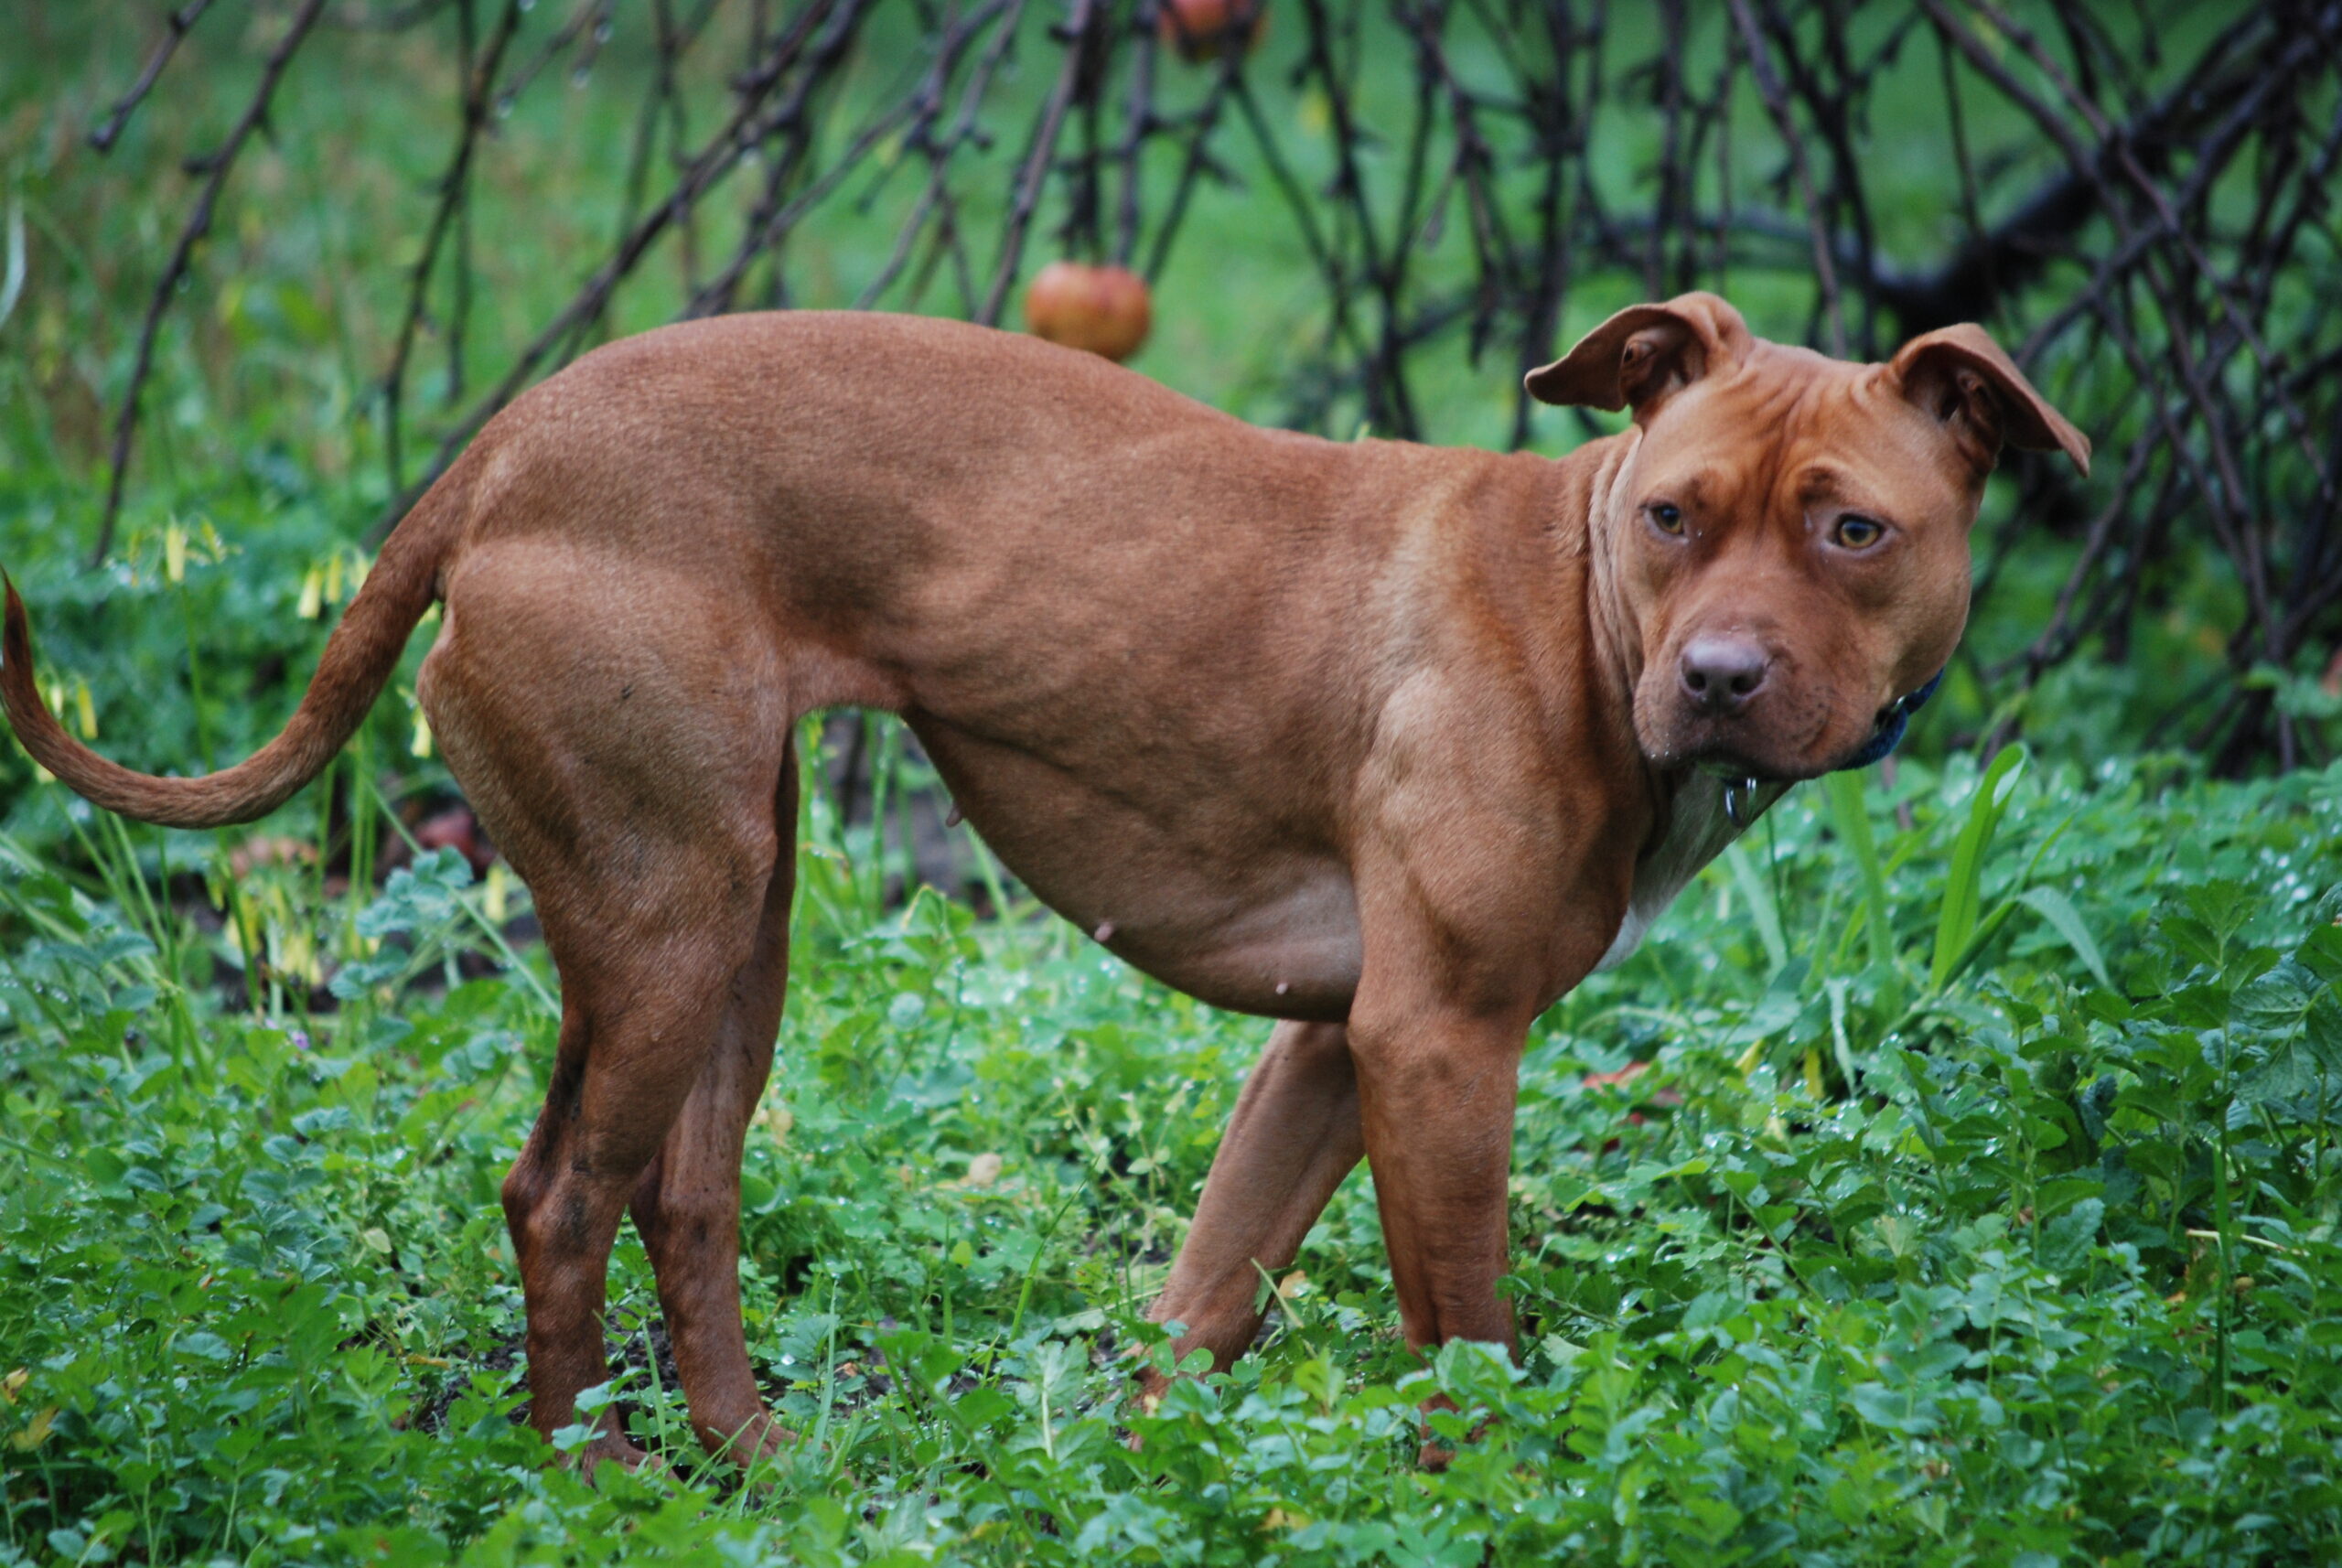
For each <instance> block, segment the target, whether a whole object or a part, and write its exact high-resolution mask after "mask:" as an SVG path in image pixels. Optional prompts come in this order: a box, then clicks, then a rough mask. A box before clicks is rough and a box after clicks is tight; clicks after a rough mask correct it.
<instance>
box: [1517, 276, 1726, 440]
mask: <svg viewBox="0 0 2342 1568" xmlns="http://www.w3.org/2000/svg"><path fill="white" fill-rule="evenodd" d="M1748 343H1749V338H1748V324H1747V323H1746V322H1745V321H1743V320H1742V319H1741V318H1740V312H1738V311H1737V310H1735V309H1734V308H1733V307H1732V306H1729V305H1727V304H1725V303H1724V301H1723V300H1721V299H1718V298H1717V297H1716V296H1715V295H1712V294H1683V295H1676V296H1675V297H1674V298H1673V299H1671V300H1669V301H1668V302H1667V303H1666V304H1664V305H1630V306H1628V307H1627V308H1626V309H1624V310H1622V311H1620V312H1618V314H1617V315H1616V316H1614V317H1611V318H1610V319H1609V320H1607V321H1606V322H1604V323H1603V324H1602V325H1601V326H1599V327H1597V328H1595V329H1594V330H1593V331H1591V332H1589V333H1587V334H1586V335H1585V337H1583V338H1579V339H1578V343H1577V347H1576V348H1574V349H1571V350H1570V351H1569V352H1568V353H1566V354H1564V355H1563V356H1562V357H1561V358H1560V359H1558V360H1554V361H1553V362H1552V364H1550V365H1547V366H1546V367H1544V368H1543V369H1542V370H1537V371H1530V372H1529V374H1528V377H1527V378H1526V379H1525V380H1524V381H1523V382H1522V384H1523V385H1525V386H1526V387H1528V389H1529V395H1530V396H1531V397H1533V398H1535V399H1536V400H1537V401H1538V402H1540V403H1563V404H1566V405H1568V406H1571V407H1576V408H1599V409H1606V410H1609V411H1611V412H1616V411H1617V410H1618V409H1622V408H1626V407H1628V406H1629V405H1632V407H1633V408H1634V411H1635V417H1636V418H1637V419H1638V420H1639V419H1643V418H1646V417H1648V416H1649V414H1650V413H1651V411H1652V410H1653V409H1655V408H1657V407H1658V406H1659V404H1660V400H1662V399H1664V398H1665V397H1666V396H1667V395H1668V394H1669V393H1671V392H1675V391H1677V390H1679V389H1681V388H1683V387H1687V386H1690V385H1691V384H1692V382H1693V381H1698V380H1699V379H1700V378H1701V377H1702V376H1704V375H1706V374H1707V373H1708V372H1709V371H1713V370H1714V369H1716V368H1717V367H1718V366H1719V365H1721V364H1724V363H1726V362H1729V361H1731V360H1737V359H1739V358H1740V357H1741V355H1743V354H1744V353H1746V352H1747V349H1748Z"/></svg>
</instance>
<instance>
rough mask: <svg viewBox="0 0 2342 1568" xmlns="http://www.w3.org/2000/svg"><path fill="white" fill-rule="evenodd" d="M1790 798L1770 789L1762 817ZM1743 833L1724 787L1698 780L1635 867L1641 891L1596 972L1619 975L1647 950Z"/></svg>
mask: <svg viewBox="0 0 2342 1568" xmlns="http://www.w3.org/2000/svg"><path fill="white" fill-rule="evenodd" d="M1788 792H1789V786H1787V785H1785V784H1767V785H1766V786H1764V787H1763V788H1762V789H1760V790H1758V792H1757V795H1756V809H1757V811H1758V812H1759V813H1762V812H1763V811H1766V810H1767V809H1769V808H1770V807H1771V806H1772V804H1773V802H1774V801H1776V800H1779V799H1780V798H1781V797H1782V796H1783V795H1784V794H1787V793H1788ZM1741 831H1742V830H1740V829H1739V828H1736V827H1735V826H1734V825H1733V822H1732V819H1731V818H1730V817H1728V816H1727V815H1725V814H1724V781H1723V780H1722V779H1711V778H1709V777H1708V776H1707V775H1706V774H1704V773H1699V774H1694V775H1692V779H1690V781H1688V782H1687V783H1686V784H1685V785H1684V786H1683V788H1682V789H1680V790H1679V791H1677V793H1676V796H1675V802H1674V806H1673V810H1672V814H1671V816H1670V818H1669V820H1668V824H1667V836H1666V837H1665V838H1663V839H1661V840H1660V842H1659V844H1658V846H1657V847H1656V848H1654V849H1653V850H1652V851H1651V852H1650V853H1649V854H1647V855H1645V856H1644V857H1643V858H1642V861H1641V863H1640V864H1638V865H1637V866H1636V867H1635V886H1634V892H1633V893H1632V895H1631V896H1630V897H1628V903H1627V917H1626V918H1625V919H1623V920H1621V921H1619V922H1618V934H1617V936H1616V937H1614V938H1613V939H1611V942H1610V950H1609V951H1607V952H1606V953H1604V954H1603V955H1602V961H1601V962H1600V963H1597V964H1595V966H1594V967H1595V970H1596V971H1597V972H1598V971H1601V970H1606V969H1615V968H1617V966H1618V965H1619V964H1622V963H1624V962H1626V961H1627V960H1628V958H1630V957H1632V956H1633V955H1634V951H1635V950H1636V949H1637V948H1638V947H1640V946H1642V943H1643V936H1644V933H1646V932H1648V931H1649V929H1650V928H1651V926H1652V925H1653V923H1655V922H1656V921H1657V920H1658V919H1659V918H1660V916H1661V915H1663V914H1665V913H1666V912H1667V907H1668V906H1669V905H1670V904H1672V903H1674V902H1675V896H1676V895H1677V894H1679V893H1681V892H1682V891H1683V889H1684V887H1685V886H1688V885H1689V884H1690V882H1691V880H1692V878H1693V877H1694V876H1697V875H1700V872H1701V871H1702V869H1703V868H1704V867H1705V866H1706V865H1707V864H1708V862H1710V861H1712V860H1714V858H1715V857H1716V856H1717V855H1719V854H1723V853H1724V849H1725V847H1726V846H1727V845H1729V844H1730V843H1732V841H1733V840H1735V839H1736V838H1738V837H1739V836H1740V834H1741Z"/></svg>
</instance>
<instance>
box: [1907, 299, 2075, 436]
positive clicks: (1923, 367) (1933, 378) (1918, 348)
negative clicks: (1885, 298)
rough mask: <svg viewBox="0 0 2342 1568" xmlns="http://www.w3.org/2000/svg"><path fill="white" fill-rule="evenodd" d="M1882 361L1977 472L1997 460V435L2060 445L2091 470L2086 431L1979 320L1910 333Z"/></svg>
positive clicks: (1908, 394) (1909, 396)
mask: <svg viewBox="0 0 2342 1568" xmlns="http://www.w3.org/2000/svg"><path fill="white" fill-rule="evenodd" d="M1886 369H1887V373H1888V374H1889V375H1890V376H1892V377H1893V378H1894V379H1895V381H1896V383H1897V385H1898V386H1899V387H1900V388H1901V390H1902V393H1903V395H1904V396H1905V397H1906V398H1908V399H1909V400H1910V401H1911V402H1912V403H1916V404H1917V405H1918V408H1919V411H1920V412H1921V413H1927V414H1929V415H1932V416H1933V417H1934V418H1936V419H1937V420H1939V421H1941V422H1942V424H1943V425H1944V427H1945V428H1946V429H1947V430H1949V431H1950V434H1951V438H1952V439H1953V440H1954V441H1955V442H1957V443H1959V445H1960V448H1961V451H1962V452H1963V453H1965V454H1966V455H1967V456H1968V459H1969V460H1970V461H1971V463H1973V464H1974V465H1975V466H1976V467H1977V469H1978V470H1979V471H1980V472H1985V473H1989V472H1990V471H1991V470H1992V467H1993V464H1994V463H1996V462H1998V461H1999V460H2000V456H2001V446H2002V445H2003V444H2004V443H2006V444H2007V445H2009V446H2014V447H2016V448H2018V449H2019V450H2020V451H2025V452H2063V453H2064V454H2065V455H2066V456H2068V457H2070V458H2072V459H2073V461H2074V467H2077V468H2079V469H2080V470H2081V471H2082V472H2083V473H2084V474H2088V473H2089V472H2090V437H2089V436H2087V435H2083V434H2082V433H2081V432H2080V431H2079V430H2077V429H2075V428H2074V427H2073V425H2072V424H2070V423H2068V420H2067V418H2066V416H2065V415H2064V414H2062V413H2058V412H2057V410H2056V409H2054V408H2051V407H2050V406H2049V404H2048V402H2047V400H2046V399H2044V398H2043V397H2042V395H2041V394H2040V393H2039V392H2036V391H2034V390H2033V383H2032V382H2031V381H2026V380H2025V372H2024V371H2020V370H2018V369H2017V368H2016V364H2015V362H2014V360H2011V359H2010V358H2009V357H2008V356H2007V355H2006V354H2004V353H2003V352H2001V346H2000V345H1999V344H1998V343H1995V342H1993V339H1992V337H1991V335H1990V334H1988V333H1987V332H1985V330H1984V329H1983V328H1982V327H1978V326H1975V325H1974V324H1972V323H1970V322H1962V323H1961V324H1960V325H1959V326H1957V327H1942V328H1937V329H1936V330H1935V331H1933V332H1928V333H1925V334H1923V335H1921V336H1920V337H1918V338H1912V339H1911V340H1910V341H1909V342H1908V343H1906V344H1904V345H1903V348H1902V351H1901V352H1899V353H1897V354H1896V356H1895V359H1894V361H1893V362H1892V363H1891V364H1889V365H1888V366H1887V367H1886Z"/></svg>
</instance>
